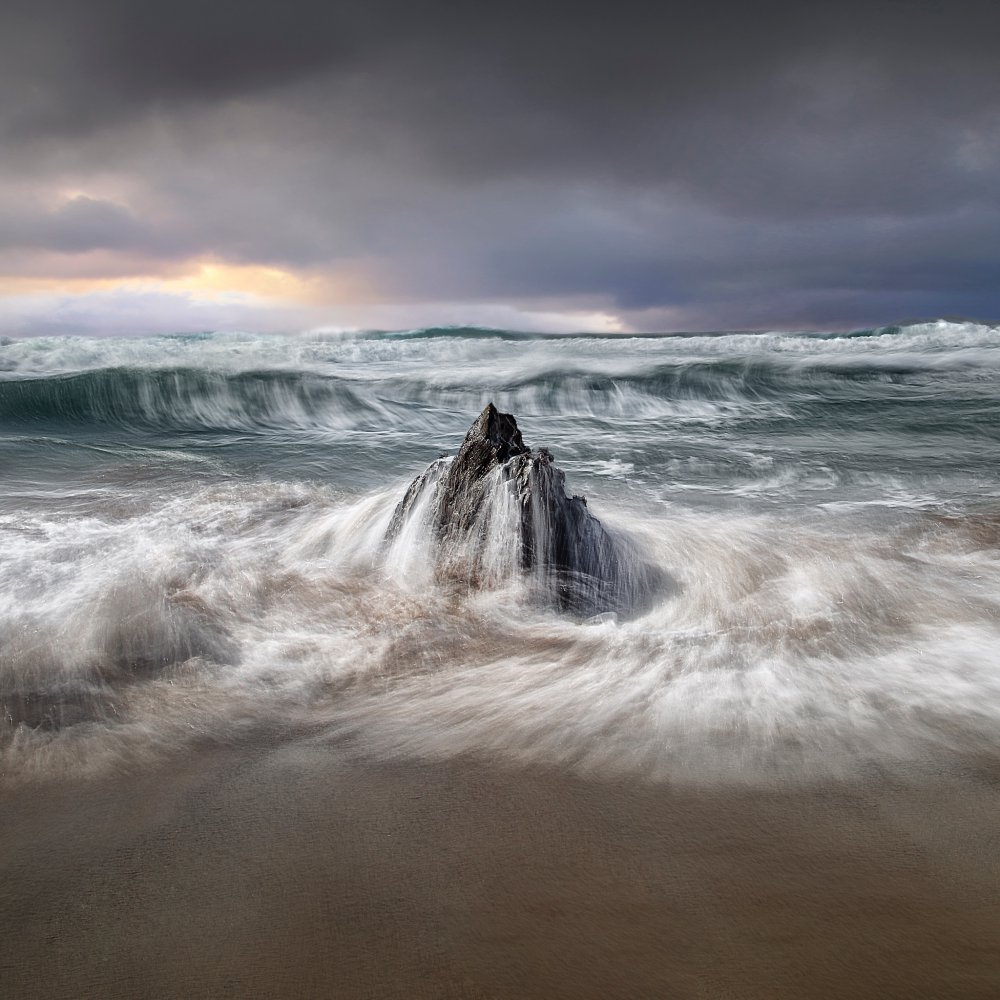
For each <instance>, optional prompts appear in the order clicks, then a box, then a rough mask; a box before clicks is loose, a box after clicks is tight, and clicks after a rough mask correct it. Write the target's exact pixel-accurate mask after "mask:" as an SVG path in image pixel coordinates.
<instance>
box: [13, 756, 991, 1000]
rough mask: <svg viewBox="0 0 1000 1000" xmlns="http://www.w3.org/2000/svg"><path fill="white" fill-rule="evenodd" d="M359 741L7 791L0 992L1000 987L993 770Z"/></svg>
mask: <svg viewBox="0 0 1000 1000" xmlns="http://www.w3.org/2000/svg"><path fill="white" fill-rule="evenodd" d="M341 750H342V748H338V747H337V746H334V745H330V744H319V743H308V742H306V743H299V744H296V745H288V746H283V747H274V748H264V747H257V748H256V749H255V750H253V751H252V752H251V751H248V750H246V749H245V748H244V749H240V750H236V749H223V750H213V751H208V752H204V753H199V754H198V755H196V756H192V757H191V758H190V759H189V760H188V761H187V763H186V764H179V765H175V766H174V767H173V768H172V769H170V770H164V771H160V772H158V773H156V774H146V775H143V776H122V777H118V778H116V779H114V780H111V779H107V780H103V781H99V782H98V781H92V782H79V783H76V784H74V785H73V786H67V787H59V786H56V785H45V786H39V787H28V786H23V787H21V788H19V789H16V790H9V791H7V792H5V793H3V794H2V796H0V810H2V812H0V816H2V820H0V913H2V936H0V982H2V983H3V989H2V993H3V996H4V997H10V998H11V1000H14V998H28V997H46V998H74V1000H75V998H81V997H101V998H116V997H130V998H131V997H149V998H167V997H171V998H173V997H177V998H180V997H226V996H233V997H326V998H330V997H335V998H362V997H365V998H382V997H386V998H396V997H398V998H407V1000H413V998H421V997H427V998H431V997H434V998H438V997H441V998H470V1000H481V998H511V1000H524V998H535V997H538V998H543V997H544V998H567V1000H582V998H591V997H593V998H595V1000H596V998H601V1000H606V998H613V997H622V998H638V997H669V998H713V1000H726V998H743V997H745V998H758V997H759V998H764V997H767V998H771V997H782V998H796V1000H801V998H813V997H815V998H834V997H838V998H841V997H842V998H845V1000H846V998H851V1000H857V998H859V997H873V998H874V997H879V998H893V997H899V998H914V997H928V998H948V997H961V998H970V1000H971V998H982V1000H987V998H990V1000H993V998H995V997H997V996H1000V782H998V781H997V779H996V772H995V771H994V772H990V771H988V770H986V769H980V770H979V771H976V770H973V769H969V770H966V771H965V772H963V773H952V774H947V775H946V774H939V775H938V776H937V777H930V778H928V777H926V776H924V777H922V778H921V779H920V780H919V781H916V780H914V781H913V782H907V783H903V782H900V781H899V780H898V779H897V780H895V781H890V780H889V779H887V778H884V777H872V778H871V779H869V780H868V781H867V782H866V783H865V784H864V786H863V787H861V786H847V785H831V784H827V785H824V786H817V787H813V788H810V789H807V790H803V789H801V788H798V789H794V790H793V789H785V790H771V791H769V790H762V789H759V788H757V789H752V788H748V787H742V788H741V787H733V786H725V785H718V786H712V787H709V788H702V789H695V788H691V787H684V788H671V787H666V786H662V785H660V786H655V785H643V784H639V783H629V782H628V781H624V780H623V781H617V782H608V781H597V780H588V779H584V778H581V777H577V776H571V775H568V774H565V773H560V772H556V771H543V770H525V769H513V768H509V767H505V766H500V765H498V764H489V763H485V762H474V761H455V762H451V763H433V764H431V763H405V762H393V763H386V762H379V761H374V760H370V759H369V760H365V759H358V757H357V755H353V756H351V755H348V754H345V753H343V752H341Z"/></svg>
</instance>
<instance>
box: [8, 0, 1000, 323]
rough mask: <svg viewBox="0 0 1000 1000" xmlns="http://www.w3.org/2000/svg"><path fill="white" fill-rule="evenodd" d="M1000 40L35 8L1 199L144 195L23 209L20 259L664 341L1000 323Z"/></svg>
mask: <svg viewBox="0 0 1000 1000" xmlns="http://www.w3.org/2000/svg"><path fill="white" fill-rule="evenodd" d="M997 38H1000V7H998V5H996V4H994V3H986V2H984V3H976V2H960V3H950V4H944V3H940V4H938V3H919V2H904V0H899V2H877V3H870V4H803V3H795V4H791V3H779V2H768V3H740V4H737V3H731V2H727V3H711V2H702V3H673V4H650V3H642V4H640V3H636V2H629V0H626V2H624V3H618V4H615V5H613V6H612V5H600V6H597V5H591V6H584V5H580V4H570V3H562V2H544V3H539V2H534V3H529V2H526V0H514V2H510V3H507V4H504V5H489V6H488V7H487V6H485V5H472V4H465V5H454V4H445V3H443V2H431V3H421V4H414V3H403V2H375V3H371V2H369V3H360V2H358V3H311V2H310V3H303V2H291V3H283V4H276V3H266V4H265V3H260V2H256V3H255V2H252V0H251V2H246V3H239V4H235V3H210V4H206V3H204V2H202V3H193V2H189V0H180V2H173V3H171V4H169V5H155V4H138V3H134V2H129V3H125V2H122V0H90V2H88V3H86V4H83V3H79V2H73V3H70V2H66V0H64V2H59V0H39V2H36V3H31V4H28V3H25V2H23V0H14V2H13V3H8V4H7V5H5V6H4V10H3V13H2V14H0V83H2V84H3V86H4V92H5V93H6V95H7V98H6V99H5V100H4V102H3V107H2V110H0V136H3V151H4V155H3V158H2V160H0V173H2V174H3V176H4V178H5V187H6V188H7V189H8V190H15V189H17V188H18V187H19V186H21V185H24V184H27V183H29V182H30V181H31V180H32V179H38V180H44V178H45V177H51V178H52V180H53V183H54V184H55V183H57V182H58V183H62V184H65V183H66V181H67V178H72V177H73V176H80V177H83V178H90V177H100V176H106V175H109V174H111V175H124V176H127V177H131V178H133V180H134V182H133V183H132V184H131V189H132V191H133V197H130V198H129V199H128V204H127V205H126V204H124V203H122V204H119V203H117V202H116V201H115V200H114V199H103V198H99V197H96V196H94V197H82V198H81V197H77V198H76V199H75V200H72V201H69V202H67V203H66V204H65V205H64V206H62V207H59V206H55V207H53V206H52V205H44V206H43V205H42V204H41V203H40V202H39V203H38V204H37V205H35V206H32V205H31V204H26V203H25V202H24V201H23V200H22V199H20V198H19V197H14V198H13V204H7V205H4V204H3V203H2V202H3V199H2V196H0V247H7V248H17V247H21V248H24V249H25V250H31V249H32V248H41V249H44V250H46V251H51V252H57V253H64V254H80V253H84V252H87V251H89V250H102V251H104V250H112V251H118V252H122V253H126V252H132V253H135V254H137V255H142V256H144V257H151V258H162V259H164V260H171V259H177V258H180V257H182V256H185V255H187V256H191V255H197V254H211V255H217V256H219V257H221V258H224V259H226V260H231V261H235V262H245V263H254V262H264V263H271V264H275V265H281V266H291V267H298V268H314V269H322V268H324V267H327V266H332V265H335V264H336V263H337V262H339V261H344V260H352V261H358V260H363V261H368V262H369V263H370V265H371V267H372V269H373V273H375V274H377V276H378V280H379V282H380V288H381V290H382V292H383V294H384V295H385V296H386V297H389V298H393V297H395V298H397V299H400V298H409V299H413V300H421V299H422V300H432V299H441V300H445V299H451V300H470V299H481V300H484V301H498V300H503V301H515V302H516V301H525V302H527V301H532V302H534V301H545V302H549V303H552V304H557V303H559V302H565V303H567V304H572V302H573V301H575V300H576V299H580V300H583V299H588V301H590V300H593V299H594V298H595V297H598V298H600V300H601V301H604V302H606V303H607V304H608V306H609V307H610V308H614V309H617V310H619V311H622V312H623V313H625V314H627V315H630V316H633V317H638V318H639V319H638V321H640V322H646V321H647V320H646V319H643V318H642V317H647V318H648V317H654V316H656V315H657V312H656V311H657V310H658V309H660V310H664V309H671V308H672V309H675V310H677V309H680V310H681V311H682V312H683V313H684V315H689V316H691V317H692V318H693V320H694V321H697V322H704V323H705V324H708V325H711V323H712V322H713V321H719V322H721V321H723V320H724V321H725V322H726V323H727V324H729V325H740V320H739V315H740V309H741V308H742V309H744V311H745V312H744V315H745V316H746V320H745V323H746V325H759V324H760V323H764V322H771V323H780V322H782V321H784V320H787V321H795V322H799V323H803V322H813V323H823V322H841V321H849V322H853V321H854V318H857V319H858V320H859V321H864V320H866V319H867V318H883V319H886V320H889V319H892V318H896V317H897V316H899V315H912V314H917V313H926V312H956V311H959V312H981V313H983V314H984V315H989V316H996V315H1000V295H998V293H997V292H995V291H994V290H993V285H994V280H993V278H992V277H991V275H992V274H994V273H995V271H996V268H995V266H994V265H995V264H996V262H997V260H998V258H1000V246H998V238H997V235H996V234H997V231H998V230H997V226H996V222H997V220H998V218H1000V194H998V192H1000V183H998V179H1000V178H998V172H1000V139H998V137H1000V73H998V70H997V68H996V58H995V48H996V39H997ZM83 186H84V187H85V185H83ZM962 303H967V305H966V306H963V304H962ZM713 317H718V320H713Z"/></svg>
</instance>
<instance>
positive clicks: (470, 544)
mask: <svg viewBox="0 0 1000 1000" xmlns="http://www.w3.org/2000/svg"><path fill="white" fill-rule="evenodd" d="M565 481H566V477H565V474H564V473H563V472H562V471H561V470H560V469H559V468H557V467H556V466H555V465H554V464H553V459H552V455H551V453H550V452H549V451H547V450H546V449H544V448H539V449H537V450H531V449H529V448H528V447H527V446H526V445H525V443H524V441H523V440H522V438H521V432H520V430H518V427H517V422H516V420H515V419H514V417H513V416H512V415H511V414H509V413H501V412H500V411H499V410H497V408H496V407H495V406H494V405H493V404H492V403H490V404H489V405H488V406H487V407H486V409H484V410H483V412H482V413H481V414H480V415H479V417H478V419H477V420H476V421H475V423H473V425H472V427H471V428H470V429H469V432H468V433H467V434H466V436H465V440H464V441H463V442H462V446H461V447H460V448H459V451H458V454H457V455H456V456H455V457H454V458H453V459H449V458H443V459H438V461H436V462H434V463H432V464H431V465H430V466H429V467H428V468H427V469H426V470H425V471H424V472H423V473H421V475H419V476H418V477H417V478H416V479H415V480H414V481H413V482H412V483H411V484H410V486H409V488H408V489H407V491H406V494H405V495H404V497H403V499H402V500H401V501H400V503H399V504H398V506H397V507H396V510H395V512H394V513H393V516H392V520H391V522H390V524H389V528H388V532H387V541H388V542H389V543H390V544H392V543H393V542H395V541H396V540H397V539H398V538H399V537H400V536H401V535H402V534H403V533H404V532H407V531H409V530H412V529H414V528H417V529H418V530H424V531H426V532H429V533H430V536H431V553H432V558H433V561H434V574H435V576H436V577H437V578H438V579H439V580H442V581H447V580H451V581H458V582H465V583H467V584H468V585H470V586H473V587H490V586H499V585H503V584H504V583H507V582H510V580H511V579H512V578H514V577H519V578H521V579H523V580H524V581H525V582H527V583H528V584H529V586H530V589H531V592H532V596H533V597H534V598H535V599H536V600H539V601H541V602H543V603H550V604H554V605H555V606H557V607H558V608H560V609H562V610H566V611H570V612H573V613H576V614H583V615H593V614H598V613H601V612H615V613H617V614H629V613H636V612H638V611H640V610H642V609H643V608H644V607H645V606H647V605H648V603H649V601H650V599H651V597H652V596H653V595H654V594H655V593H657V592H658V591H660V590H662V588H663V586H664V584H665V582H666V577H665V575H664V574H663V573H662V572H661V571H660V570H658V569H657V568H656V567H654V566H652V565H650V564H649V563H647V562H646V561H644V560H643V559H641V558H640V557H639V556H638V554H637V552H636V551H635V548H634V546H633V545H632V544H631V542H630V541H629V540H628V539H627V538H625V537H624V536H621V535H619V534H618V533H617V532H612V531H610V530H609V529H607V528H606V527H605V526H604V525H603V524H602V523H601V522H600V521H599V520H598V519H597V518H596V517H594V516H593V515H592V514H591V513H590V510H589V509H588V507H587V501H586V499H585V498H584V497H580V496H571V495H568V494H567V493H566V488H565ZM414 522H417V523H416V524H415V523H414Z"/></svg>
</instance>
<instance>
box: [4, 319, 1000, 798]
mask: <svg viewBox="0 0 1000 1000" xmlns="http://www.w3.org/2000/svg"><path fill="white" fill-rule="evenodd" d="M490 401H492V402H494V403H495V404H496V405H497V406H498V407H499V408H500V409H501V410H503V411H506V412H510V413H513V414H514V415H515V417H516V418H517V421H518V424H519V426H520V428H521V431H522V433H523V435H524V439H525V441H526V443H527V444H528V445H529V446H531V447H536V448H537V447H545V448H548V449H549V450H550V451H551V452H552V453H553V455H554V460H555V462H556V464H557V465H558V466H559V467H560V468H561V469H562V470H563V471H564V472H565V473H566V477H567V486H568V488H569V489H570V490H571V491H572V492H574V493H578V494H582V495H585V496H586V497H587V500H588V504H589V509H590V511H591V512H592V513H593V514H594V515H595V516H597V517H598V518H600V519H601V520H602V522H603V523H604V524H605V525H606V526H607V527H608V528H609V529H611V530H613V531H615V532H617V533H619V534H620V535H622V536H627V537H628V539H629V540H630V544H631V545H632V546H633V548H634V551H636V552H637V553H641V555H642V558H643V559H645V560H648V561H650V562H651V563H652V564H654V565H655V566H657V567H658V568H659V569H660V570H662V572H663V573H664V574H665V575H666V576H667V577H668V578H669V579H670V580H671V581H672V586H670V587H669V588H664V589H663V591H662V593H660V594H659V596H658V597H657V599H656V600H655V601H653V602H652V603H651V604H650V605H649V606H644V607H642V608H637V609H636V613H635V614H602V615H595V616H592V617H581V616H573V615H568V614H564V613H560V612H559V611H558V610H556V609H553V608H552V607H551V606H547V605H545V604H544V603H539V602H538V601H537V600H534V599H533V594H532V589H531V587H530V586H529V585H528V583H529V581H526V580H522V579H521V578H520V577H519V576H518V572H517V566H516V561H514V560H511V561H510V572H506V573H502V574H497V575H495V577H491V578H490V579H487V580H485V581H480V582H481V584H482V585H480V586H475V587H473V586H469V585H464V586H463V585H462V584H461V583H460V582H458V583H456V581H454V580H452V581H447V582H442V581H436V580H435V578H434V576H433V574H429V573H428V572H427V571H426V568H427V565H428V559H429V558H430V555H429V551H428V545H429V544H430V542H429V539H428V535H427V532H425V531H422V530H420V527H419V525H416V526H415V527H413V530H409V531H407V532H406V533H405V535H404V536H403V537H402V538H400V539H397V540H396V542H395V543H394V544H393V545H392V546H387V545H386V538H385V536H386V529H387V527H388V524H389V521H390V519H391V517H392V513H393V511H394V509H395V507H396V504H397V503H398V502H399V500H400V498H401V497H402V495H403V493H404V492H405V490H406V487H407V485H408V483H409V482H410V481H411V480H412V479H413V478H414V477H415V476H416V475H418V474H419V473H420V472H422V471H423V470H424V469H425V468H426V467H427V466H428V464H429V463H431V462H433V461H434V460H435V459H437V458H439V457H440V456H442V455H449V454H454V452H455V451H456V450H457V448H458V446H459V445H460V443H461V441H462V438H463V436H464V434H465V432H466V430H467V429H468V427H469V425H470V424H471V423H472V421H473V420H474V419H475V417H476V416H477V414H478V413H479V412H480V411H481V410H482V408H483V407H484V406H485V404H486V403H488V402H490ZM998 463H1000V329H998V328H996V327H989V326H982V325H975V324H971V323H948V322H943V321H942V322H936V323H928V324H918V325H910V326H905V327H898V328H886V329H878V330H869V331H862V332H859V333H854V334H849V335H847V334H841V335H815V334H811V335H804V334H791V333H755V334H750V333H729V334H726V333H720V334H713V335H671V336H637V337H628V336H580V337H570V336H536V335H528V334H517V333H509V332H504V331H487V330H473V329H438V330H417V331H410V332H406V333H393V334H387V333H358V334H337V335H319V334H311V335H301V336H287V337H281V336H268V337H265V336H256V335H248V334H247V335H244V334H226V335H221V334H218V335H216V334H206V335H199V336H176V337H156V338H128V339H124V338H73V337H65V338H36V339H23V340H7V341H4V342H2V343H0V755H2V765H0V766H2V780H3V781H5V782H8V783H15V784H16V783H19V782H22V781H38V780H45V779H47V778H56V777H67V776H69V777H72V776H82V775H92V774H106V773H116V772H117V773H135V772H136V771H139V770H141V769H143V768H149V767H153V766H155V765H156V764H157V763H158V762H162V761H165V760H169V759H170V758H171V756H172V755H175V754H178V753H183V752H185V750H187V749H190V748H193V747H197V746H202V745H205V744H219V743H223V744H226V745H230V746H238V745H239V744H240V741H242V740H257V741H259V740H261V739H266V740H267V741H270V742H272V743H275V744H281V743H282V742H283V741H295V740H311V741H320V742H321V743H328V744H329V747H330V753H347V752H364V753H367V754H377V755H379V754H380V755H386V756H393V757H396V756H400V755H402V756H406V757H417V758H432V759H442V758H450V757H453V756H456V755H459V754H472V755H480V756H486V757H488V758H490V759H492V760H503V761H509V762H510V763H512V764H517V763H519V762H531V763H537V764H542V765H552V766H560V767H570V768H573V769H575V770H578V771H580V772H581V773H588V774H597V775H604V774H606V775H612V774H628V775H632V776H634V777H636V778H639V779H644V780H649V781H676V782H681V781H687V780H702V781H704V780H726V781H771V780H778V781H793V780H794V781H800V780H810V779H812V778H814V777H818V776H829V775H844V774H846V775H850V774H857V773H859V772H864V771H865V770H868V769H872V768H876V769H879V770H880V771H885V770H895V771H898V772H900V773H903V772H905V771H912V770H913V769H918V770H919V769H924V768H932V769H935V770H939V769H942V768H947V767H952V766H959V767H960V766H963V762H967V761H968V760H970V759H973V760H976V761H980V762H982V761H983V760H990V761H994V762H995V761H996V760H997V758H998V757H1000V479H998V475H997V470H998ZM490 542H491V544H492V546H493V548H494V549H495V550H496V552H497V558H498V559H501V560H502V552H501V550H502V549H503V547H504V545H505V544H506V542H505V539H504V537H503V534H502V530H501V527H498V528H497V537H495V538H493V539H491V540H490Z"/></svg>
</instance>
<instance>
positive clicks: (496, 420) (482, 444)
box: [455, 403, 529, 470]
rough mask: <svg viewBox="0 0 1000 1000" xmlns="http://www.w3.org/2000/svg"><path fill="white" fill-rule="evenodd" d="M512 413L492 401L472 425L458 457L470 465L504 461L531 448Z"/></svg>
mask: <svg viewBox="0 0 1000 1000" xmlns="http://www.w3.org/2000/svg"><path fill="white" fill-rule="evenodd" d="M528 450H529V449H528V447H527V446H526V445H525V443H524V440H523V439H522V437H521V432H520V430H519V429H518V426H517V421H516V420H515V419H514V415H513V414H512V413H501V412H500V411H499V410H498V409H497V408H496V407H495V406H494V405H493V404H492V403H487V404H486V409H484V410H483V412H482V413H480V414H479V416H478V417H477V418H476V421H475V423H473V425H472V426H471V427H470V428H469V432H468V434H466V435H465V440H464V441H463V442H462V447H461V448H459V450H458V455H457V456H456V458H455V461H456V462H458V463H460V464H462V465H463V466H466V467H467V468H470V470H471V469H476V468H477V467H479V466H482V468H485V467H486V466H489V465H492V464H493V463H494V462H495V463H496V464H498V465H502V464H503V463H504V462H506V461H507V459H509V458H512V457H513V456H514V455H525V454H527V452H528Z"/></svg>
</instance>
